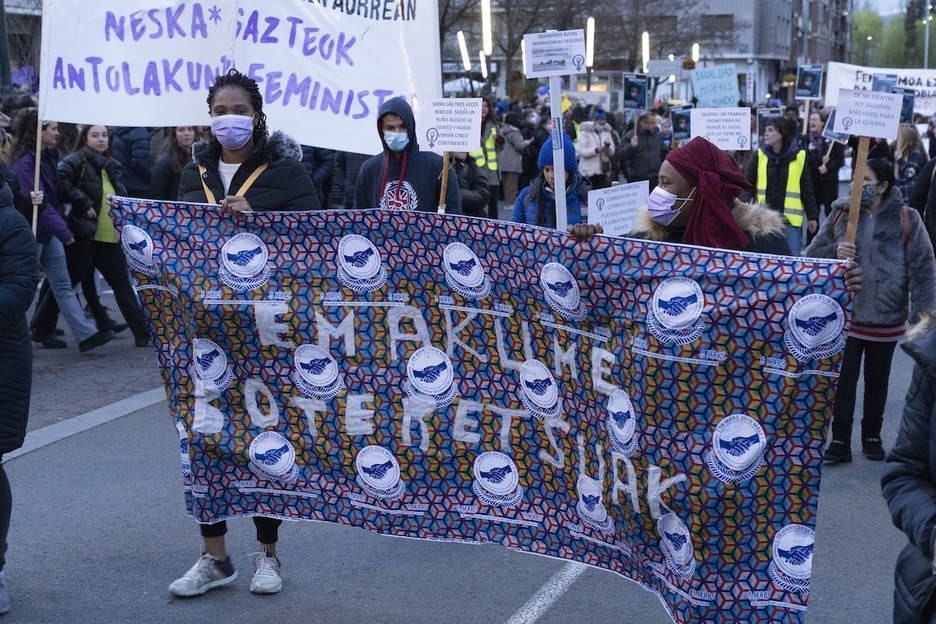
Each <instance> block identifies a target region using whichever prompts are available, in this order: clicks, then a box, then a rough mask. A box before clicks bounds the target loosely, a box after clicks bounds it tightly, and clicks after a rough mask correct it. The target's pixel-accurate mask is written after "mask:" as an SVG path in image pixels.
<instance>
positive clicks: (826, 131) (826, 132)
mask: <svg viewBox="0 0 936 624" xmlns="http://www.w3.org/2000/svg"><path fill="white" fill-rule="evenodd" d="M834 124H835V109H834V108H833V109H832V112H831V113H829V118H828V119H826V123H825V127H824V128H823V129H822V136H823V137H825V138H827V139H829V140H830V141H835V142H836V143H841V144H842V145H846V144H848V137H849V134H848V133H845V132H832V126H833V125H834Z"/></svg>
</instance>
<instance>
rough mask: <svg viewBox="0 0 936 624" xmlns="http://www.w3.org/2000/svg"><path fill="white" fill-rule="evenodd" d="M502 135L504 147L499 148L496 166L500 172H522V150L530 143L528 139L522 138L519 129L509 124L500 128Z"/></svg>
mask: <svg viewBox="0 0 936 624" xmlns="http://www.w3.org/2000/svg"><path fill="white" fill-rule="evenodd" d="M501 136H503V137H504V147H503V148H501V153H500V156H499V157H498V161H497V166H498V168H499V169H500V170H501V172H502V173H504V172H507V173H511V172H512V173H523V150H524V149H526V146H527V145H529V144H530V139H524V138H523V135H522V134H520V129H519V128H515V127H513V126H511V125H509V124H504V125H503V127H502V128H501Z"/></svg>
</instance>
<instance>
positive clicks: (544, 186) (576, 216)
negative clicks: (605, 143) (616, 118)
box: [512, 133, 591, 228]
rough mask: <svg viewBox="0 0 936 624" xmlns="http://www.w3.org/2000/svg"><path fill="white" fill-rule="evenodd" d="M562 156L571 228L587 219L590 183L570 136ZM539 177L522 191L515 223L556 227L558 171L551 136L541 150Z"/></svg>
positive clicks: (514, 216)
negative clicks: (577, 157)
mask: <svg viewBox="0 0 936 624" xmlns="http://www.w3.org/2000/svg"><path fill="white" fill-rule="evenodd" d="M562 143H563V153H564V159H563V162H564V163H565V172H566V179H565V185H564V186H565V197H566V215H567V216H566V218H567V223H569V225H573V224H576V223H581V222H582V221H583V220H584V218H583V217H584V215H583V212H584V211H583V208H584V207H585V206H586V205H587V200H588V191H590V190H591V184H589V182H588V180H586V179H585V178H583V177H582V176H581V175H580V174H579V172H578V166H577V163H576V156H575V147H573V145H572V139H571V138H570V137H569V135H567V134H565V133H563V135H562ZM537 166H538V167H539V171H540V173H539V175H538V176H537V177H535V178H534V179H533V181H532V182H530V185H529V186H528V187H527V188H525V189H523V190H522V191H520V195H519V196H518V197H517V201H516V203H514V209H513V219H512V220H513V221H514V222H515V223H526V224H527V225H538V226H541V227H548V228H555V227H556V196H555V193H556V191H555V188H556V184H557V181H556V179H555V170H554V169H553V140H552V137H549V138H548V139H547V140H546V143H544V144H543V147H542V148H541V149H540V153H539V160H538V161H537Z"/></svg>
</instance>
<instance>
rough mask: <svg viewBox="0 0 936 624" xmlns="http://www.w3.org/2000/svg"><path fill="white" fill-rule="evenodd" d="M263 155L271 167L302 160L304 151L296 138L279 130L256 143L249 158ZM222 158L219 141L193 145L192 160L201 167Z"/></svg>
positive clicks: (201, 142) (200, 142)
mask: <svg viewBox="0 0 936 624" xmlns="http://www.w3.org/2000/svg"><path fill="white" fill-rule="evenodd" d="M258 154H263V155H264V156H265V157H264V158H263V161H264V162H269V163H270V165H271V166H275V165H278V164H280V163H282V162H284V161H286V160H289V159H290V158H292V159H295V160H300V161H301V160H302V149H301V148H300V147H299V143H297V142H296V140H295V139H294V138H292V137H291V136H289V135H288V134H286V133H285V132H283V131H282V130H277V131H276V132H274V133H273V134H271V135H270V136H269V138H266V139H261V140H259V141H255V142H254V148H253V150H252V151H251V152H250V155H249V156H248V157H247V160H251V159H252V158H253V157H254V156H256V155H258ZM220 157H221V144H220V143H218V140H217V139H211V140H210V141H196V142H195V143H194V144H193V145H192V160H194V161H195V162H196V163H198V164H199V165H208V164H209V163H216V162H218V158H220Z"/></svg>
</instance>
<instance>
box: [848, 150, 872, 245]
mask: <svg viewBox="0 0 936 624" xmlns="http://www.w3.org/2000/svg"><path fill="white" fill-rule="evenodd" d="M870 142H871V139H870V138H869V137H866V136H863V137H858V158H856V159H855V175H854V177H853V178H852V192H851V203H850V204H849V206H848V227H847V228H846V230H845V242H846V243H852V244H854V242H855V237H856V236H857V234H858V217H859V215H860V214H861V187H862V186H863V185H864V175H865V169H867V168H868V145H869V143H870ZM856 184H857V185H858V186H855V185H856Z"/></svg>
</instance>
